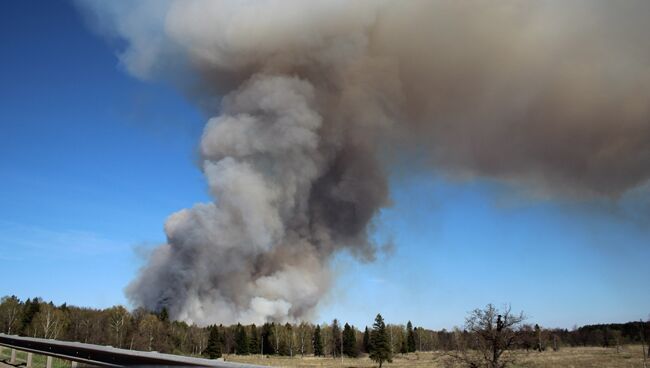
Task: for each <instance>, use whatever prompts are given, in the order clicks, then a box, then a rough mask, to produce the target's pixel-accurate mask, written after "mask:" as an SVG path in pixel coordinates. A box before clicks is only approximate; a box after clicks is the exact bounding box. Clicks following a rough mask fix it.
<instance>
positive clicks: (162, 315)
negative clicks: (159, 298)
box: [158, 307, 169, 323]
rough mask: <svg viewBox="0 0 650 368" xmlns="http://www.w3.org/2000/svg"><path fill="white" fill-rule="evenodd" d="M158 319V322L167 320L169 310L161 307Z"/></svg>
mask: <svg viewBox="0 0 650 368" xmlns="http://www.w3.org/2000/svg"><path fill="white" fill-rule="evenodd" d="M158 319H159V320H160V322H163V323H165V322H169V312H168V311H167V307H163V308H162V309H161V310H160V313H159V314H158Z"/></svg>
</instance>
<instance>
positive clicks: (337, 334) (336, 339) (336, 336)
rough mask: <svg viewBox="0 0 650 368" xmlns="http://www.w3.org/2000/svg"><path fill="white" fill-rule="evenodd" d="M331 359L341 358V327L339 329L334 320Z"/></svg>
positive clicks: (337, 322) (336, 321) (337, 323)
mask: <svg viewBox="0 0 650 368" xmlns="http://www.w3.org/2000/svg"><path fill="white" fill-rule="evenodd" d="M331 343H332V357H333V358H336V357H340V356H341V327H339V321H338V320H337V319H336V318H335V319H334V321H332V340H331Z"/></svg>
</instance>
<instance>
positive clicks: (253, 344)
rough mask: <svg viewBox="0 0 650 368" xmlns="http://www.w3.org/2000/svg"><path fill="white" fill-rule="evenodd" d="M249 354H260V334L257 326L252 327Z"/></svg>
mask: <svg viewBox="0 0 650 368" xmlns="http://www.w3.org/2000/svg"><path fill="white" fill-rule="evenodd" d="M248 352H249V353H251V354H260V334H259V332H258V331H257V326H255V324H252V325H251V337H250V339H248Z"/></svg>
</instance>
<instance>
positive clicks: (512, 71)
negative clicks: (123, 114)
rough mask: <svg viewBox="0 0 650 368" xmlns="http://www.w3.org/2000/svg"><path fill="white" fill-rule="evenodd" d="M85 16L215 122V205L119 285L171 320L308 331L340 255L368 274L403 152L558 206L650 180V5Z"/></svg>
mask: <svg viewBox="0 0 650 368" xmlns="http://www.w3.org/2000/svg"><path fill="white" fill-rule="evenodd" d="M82 8H83V9H84V10H85V12H86V13H87V14H88V15H89V16H90V17H92V19H93V22H95V23H96V24H98V25H99V27H100V28H102V29H103V30H104V31H106V30H110V31H111V32H113V34H116V35H117V36H119V37H120V38H122V39H124V40H126V42H127V47H126V49H125V50H124V51H123V52H122V54H121V60H122V62H123V63H124V65H125V66H126V67H127V69H128V70H129V71H130V72H131V73H133V74H134V75H136V76H138V77H141V78H160V79H165V80H168V81H172V82H174V83H177V84H178V85H179V86H181V88H183V89H184V90H185V91H187V93H188V94H189V95H190V96H192V98H194V99H195V100H196V102H197V104H198V105H199V106H201V108H203V109H204V110H205V111H206V112H209V113H210V114H211V115H213V116H214V117H213V118H211V119H210V120H209V121H208V123H207V125H206V127H205V131H204V134H203V137H202V139H201V144H200V152H201V166H202V170H203V171H204V173H205V176H206V178H207V181H208V184H209V187H210V190H211V193H212V195H213V196H214V202H213V203H208V204H198V205H196V206H195V207H193V208H191V209H186V210H182V211H180V212H177V213H175V214H173V215H171V216H170V217H169V219H168V220H167V223H166V224H165V232H166V234H167V237H168V241H167V244H165V245H162V246H160V247H159V248H158V249H156V250H155V251H154V253H153V254H152V256H151V259H150V260H149V263H148V264H147V265H146V266H145V267H144V268H143V269H142V271H141V273H140V274H139V276H138V277H137V278H136V279H135V280H134V281H133V282H132V283H131V285H130V286H129V287H128V290H127V294H128V296H129V298H130V299H131V301H132V302H133V303H134V304H136V305H141V306H145V307H148V308H153V309H157V308H160V307H162V306H166V307H167V308H168V309H169V311H170V313H171V315H172V316H173V317H175V318H177V319H182V320H186V321H191V322H197V323H201V324H207V323H211V322H215V321H219V322H223V323H232V322H235V321H241V322H256V323H260V322H264V321H266V320H279V321H284V320H296V319H301V318H309V316H310V315H311V313H313V311H314V309H315V307H316V306H317V304H318V302H319V300H320V299H321V297H322V296H323V295H324V294H325V293H326V292H327V290H328V288H329V286H330V279H331V275H330V272H329V259H330V258H331V256H332V254H334V253H335V252H336V251H338V250H341V249H347V250H348V251H350V252H351V253H353V254H355V255H357V256H358V257H360V258H361V259H367V260H372V259H373V257H374V253H375V249H376V246H375V245H374V244H373V243H372V242H371V241H370V239H369V225H370V224H371V223H372V220H373V217H374V216H375V215H376V214H377V212H378V211H379V210H380V209H381V208H383V207H385V206H387V205H388V203H389V198H388V186H387V178H386V173H387V171H388V170H389V168H390V167H391V164H393V163H395V162H396V161H397V160H395V159H394V157H398V156H402V157H404V156H408V155H413V154H415V153H417V154H418V155H420V157H422V156H424V161H425V162H426V164H425V165H418V166H417V167H415V166H414V167H412V168H407V169H406V170H404V169H403V168H402V170H401V171H403V172H408V171H409V170H421V169H423V168H426V169H431V168H433V169H436V170H441V171H444V172H447V173H449V174H450V175H461V176H469V177H471V176H483V177H490V178H495V179H498V180H503V181H505V182H508V183H510V184H513V185H517V186H520V187H522V188H526V189H527V190H528V191H530V192H531V193H544V194H547V195H556V196H560V197H564V196H579V197H582V196H587V197H590V196H602V197H612V198H616V197H618V196H620V195H622V194H624V193H626V192H628V191H630V190H631V189H634V188H637V187H640V186H642V185H643V184H645V183H646V182H647V181H648V177H649V176H650V121H649V119H650V47H648V39H650V22H648V19H650V2H648V1H642V0H641V1H632V0H630V1H625V2H610V1H573V2H564V1H559V0H558V1H538V2H520V1H509V0H505V1H499V2H487V1H486V2H459V1H451V0H450V1H408V2H405V1H338V0H334V1H280V0H267V1H170V2H163V1H152V2H138V3H131V2H127V3H121V2H94V1H89V2H83V4H82ZM419 161H421V160H419ZM400 162H403V161H400Z"/></svg>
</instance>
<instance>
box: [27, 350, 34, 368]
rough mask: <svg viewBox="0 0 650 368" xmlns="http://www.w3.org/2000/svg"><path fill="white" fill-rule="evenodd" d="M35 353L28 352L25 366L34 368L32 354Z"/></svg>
mask: <svg viewBox="0 0 650 368" xmlns="http://www.w3.org/2000/svg"><path fill="white" fill-rule="evenodd" d="M33 355H34V354H32V353H27V365H25V368H32V356H33Z"/></svg>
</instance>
